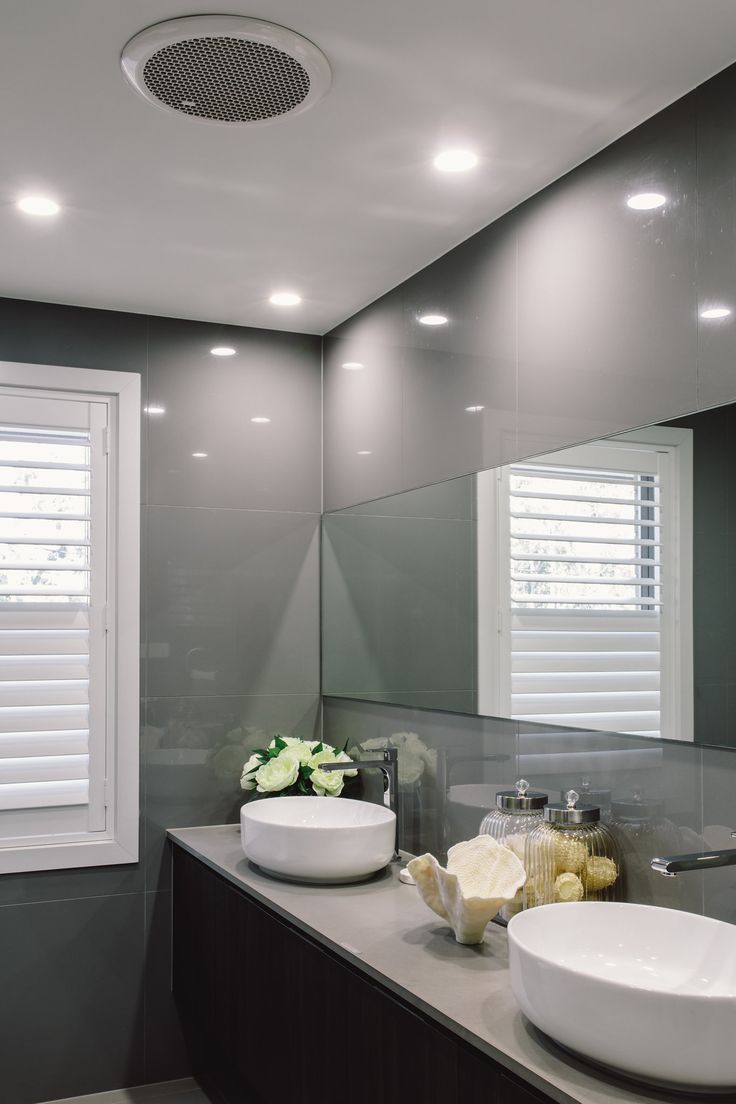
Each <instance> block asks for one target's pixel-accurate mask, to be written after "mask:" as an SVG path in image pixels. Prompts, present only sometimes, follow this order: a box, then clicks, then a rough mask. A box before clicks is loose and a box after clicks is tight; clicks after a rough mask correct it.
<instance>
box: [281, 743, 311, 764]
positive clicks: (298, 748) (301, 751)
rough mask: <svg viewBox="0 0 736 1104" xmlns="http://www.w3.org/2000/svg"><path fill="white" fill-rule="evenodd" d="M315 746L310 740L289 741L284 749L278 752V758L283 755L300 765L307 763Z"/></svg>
mask: <svg viewBox="0 0 736 1104" xmlns="http://www.w3.org/2000/svg"><path fill="white" fill-rule="evenodd" d="M315 746H316V745H315V744H314V743H313V742H312V741H310V740H289V742H288V744H287V745H286V747H285V748H282V749H281V751H280V752H279V758H281V757H282V756H283V755H286V756H287V757H289V758H291V759H294V760H296V762H297V763H299V764H300V765H301V764H303V763H308V762H309V760H310V758H311V756H312V748H313V747H315Z"/></svg>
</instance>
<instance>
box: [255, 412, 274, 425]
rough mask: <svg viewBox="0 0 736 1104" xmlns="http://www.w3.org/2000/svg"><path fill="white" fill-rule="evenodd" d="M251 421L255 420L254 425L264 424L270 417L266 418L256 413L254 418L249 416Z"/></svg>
mask: <svg viewBox="0 0 736 1104" xmlns="http://www.w3.org/2000/svg"><path fill="white" fill-rule="evenodd" d="M251 421H252V422H255V423H256V425H266V423H267V422H270V421H271V419H270V418H266V417H265V415H263V414H258V415H257V416H256V417H255V418H251Z"/></svg>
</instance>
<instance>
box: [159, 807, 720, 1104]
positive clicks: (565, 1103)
mask: <svg viewBox="0 0 736 1104" xmlns="http://www.w3.org/2000/svg"><path fill="white" fill-rule="evenodd" d="M168 835H169V837H170V838H171V839H172V840H173V841H174V842H175V843H177V844H179V845H180V846H181V847H183V848H184V849H185V850H186V851H188V852H189V853H190V854H192V855H194V856H195V857H196V858H198V859H201V861H202V862H203V863H205V864H206V865H207V866H209V867H211V868H212V870H214V871H216V872H217V873H218V874H220V875H222V877H224V878H226V879H227V880H228V881H230V882H232V883H233V885H235V886H237V887H238V888H240V889H242V890H244V891H245V892H246V893H247V894H248V895H249V896H251V897H252V898H254V900H256V901H259V902H261V903H262V904H264V905H266V906H267V907H268V908H269V909H271V910H272V911H273V912H274V913H276V914H278V915H279V916H281V917H283V918H284V919H285V920H287V921H289V923H290V924H292V925H293V926H294V927H296V928H299V929H301V930H302V931H303V932H305V933H306V934H307V935H309V936H311V937H312V938H313V939H314V940H316V941H317V942H318V943H321V944H323V945H324V946H325V947H327V948H329V950H331V951H332V952H333V953H334V954H336V955H337V956H339V957H340V958H343V959H345V960H346V961H347V962H349V963H350V964H351V965H352V966H353V967H354V968H356V969H358V970H360V971H362V972H363V973H365V974H366V975H368V976H369V977H370V978H372V979H374V980H375V981H377V982H379V983H380V984H381V985H383V986H384V988H386V989H389V990H391V991H392V992H394V993H395V994H396V995H397V996H398V997H400V998H402V999H403V1000H404V1001H405V1002H406V1003H407V1004H409V1005H412V1006H413V1007H414V1008H416V1009H418V1010H419V1011H421V1012H422V1013H424V1014H425V1015H426V1016H427V1017H428V1018H430V1019H432V1020H434V1021H435V1022H437V1023H439V1024H441V1025H442V1026H443V1027H445V1028H447V1029H449V1030H450V1031H451V1032H453V1033H454V1034H455V1035H457V1036H459V1037H460V1038H462V1039H464V1040H466V1042H468V1043H470V1044H471V1045H473V1046H475V1047H476V1048H477V1049H478V1050H482V1051H483V1052H484V1053H486V1054H488V1055H489V1056H490V1057H491V1058H493V1059H494V1060H495V1061H497V1062H498V1063H500V1064H501V1065H502V1066H505V1067H506V1068H507V1069H508V1070H509V1071H510V1072H512V1073H514V1074H516V1076H517V1077H520V1078H522V1079H523V1080H524V1081H526V1082H527V1083H528V1084H529V1085H530V1086H532V1087H535V1088H537V1089H539V1090H541V1091H542V1092H544V1093H546V1094H547V1095H548V1096H549V1097H551V1098H552V1099H553V1100H556V1101H559V1102H560V1104H570V1101H574V1102H575V1104H615V1102H621V1104H651V1102H652V1101H668V1102H670V1104H671V1102H672V1101H673V1099H674V1097H673V1096H672V1094H666V1093H660V1092H657V1091H655V1090H652V1091H651V1092H650V1091H648V1090H647V1089H643V1088H639V1087H637V1086H635V1085H633V1084H628V1083H625V1082H620V1081H617V1080H614V1079H613V1078H609V1077H607V1076H606V1075H605V1074H603V1073H598V1072H597V1071H596V1070H595V1069H593V1068H592V1067H590V1066H586V1065H584V1064H583V1063H582V1062H577V1061H576V1060H575V1059H574V1058H572V1057H569V1058H568V1057H567V1056H566V1055H565V1054H564V1052H563V1051H561V1050H558V1049H557V1048H556V1047H555V1046H554V1044H552V1043H550V1042H548V1041H547V1040H546V1039H545V1038H544V1037H543V1036H542V1035H540V1034H539V1033H538V1032H537V1031H536V1029H535V1028H534V1027H532V1026H531V1024H529V1023H528V1021H527V1020H525V1019H524V1017H523V1016H522V1014H521V1012H520V1011H519V1008H518V1006H517V1004H516V1001H515V1000H514V997H513V994H512V992H511V984H510V980H509V971H508V951H507V942H506V932H505V930H504V929H503V928H501V927H499V926H498V925H496V924H491V925H489V927H488V929H487V931H486V936H485V941H484V942H483V943H482V944H481V945H480V946H477V947H464V946H461V945H460V944H458V943H456V942H455V940H454V938H453V936H452V934H451V933H450V931H449V929H448V928H447V926H446V925H445V924H443V923H442V921H441V920H440V919H439V917H437V916H435V915H434V913H432V912H431V911H430V910H429V909H428V908H427V906H426V905H425V904H424V902H423V901H422V900H421V899H420V897H419V894H418V893H417V890H416V888H415V887H414V886H410V885H404V884H403V883H401V882H399V880H398V867H397V866H393V867H390V868H389V869H388V870H387V871H386V872H384V873H383V874H380V875H378V876H377V877H376V879H374V880H371V881H369V882H361V883H358V884H354V885H348V886H309V885H296V884H294V883H290V882H279V881H276V880H275V879H274V878H270V877H268V876H267V875H265V874H262V873H261V872H260V870H258V868H257V867H255V866H253V865H252V864H251V863H249V862H248V860H247V859H246V857H245V855H244V854H243V851H242V849H241V846H240V829H239V827H238V826H237V825H232V824H228V825H217V826H215V827H208V828H181V829H177V830H171V831H169V833H168ZM562 1014H564V1012H563V1013H562ZM407 1060H411V1059H410V1056H407ZM676 1099H677V1101H678V1102H679V1104H689V1102H692V1104H694V1102H695V1101H699V1102H700V1104H702V1101H703V1099H704V1098H703V1097H691V1096H677V1098H676ZM712 1099H713V1100H714V1101H721V1102H722V1104H725V1102H729V1104H733V1102H734V1101H735V1100H736V1097H733V1096H728V1097H723V1096H721V1097H713V1098H712Z"/></svg>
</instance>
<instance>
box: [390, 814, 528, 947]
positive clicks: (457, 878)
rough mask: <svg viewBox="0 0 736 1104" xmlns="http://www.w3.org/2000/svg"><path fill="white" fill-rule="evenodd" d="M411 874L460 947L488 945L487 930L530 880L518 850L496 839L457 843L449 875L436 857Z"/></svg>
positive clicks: (413, 866) (413, 865)
mask: <svg viewBox="0 0 736 1104" xmlns="http://www.w3.org/2000/svg"><path fill="white" fill-rule="evenodd" d="M407 869H408V870H409V873H410V874H411V876H412V877H413V878H414V879H415V881H416V883H417V889H418V890H419V892H420V894H421V896H422V899H423V900H424V902H425V904H427V905H429V907H430V908H431V909H432V911H433V912H436V913H437V915H438V916H441V917H442V919H443V920H446V921H447V922H448V924H449V925H450V927H451V928H452V930H453V932H454V933H455V939H456V940H457V942H458V943H482V942H483V933H484V932H485V930H486V926H487V925H488V924H489V923H490V921H491V920H492V919H493V917H494V916H495V915H496V913H497V912H498V910H499V909H500V908H501V906H502V905H505V904H507V903H508V902H509V901H513V899H514V897H515V896H516V893H517V892H518V890H520V889H521V887H522V886H523V884H524V881H525V879H526V873H525V871H524V867H523V866H522V864H521V863H520V862H519V859H518V858H517V857H516V855H515V854H514V853H513V851H510V850H509V848H507V847H504V846H503V845H502V844H499V843H497V842H496V840H494V839H492V837H491V836H476V837H475V839H472V840H466V841H465V842H464V843H456V844H455V846H454V847H451V848H450V850H449V851H448V853H447V869H446V870H445V868H444V867H442V866H440V864H439V863H438V862H437V859H436V858H435V857H434V855H420V856H419V858H417V859H412V860H411V862H410V863H409V864H408V867H407Z"/></svg>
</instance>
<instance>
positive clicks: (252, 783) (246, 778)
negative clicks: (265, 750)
mask: <svg viewBox="0 0 736 1104" xmlns="http://www.w3.org/2000/svg"><path fill="white" fill-rule="evenodd" d="M260 765H261V760H260V759H259V758H258V756H257V755H251V757H250V759H249V760H248V762H247V763H246V764H245V766H244V767H243V773H242V775H241V778H240V787H241V789H243V790H254V789H255V788H256V780H255V778H254V775H255V773H256V771H257V770H258V768H259V767H260Z"/></svg>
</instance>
